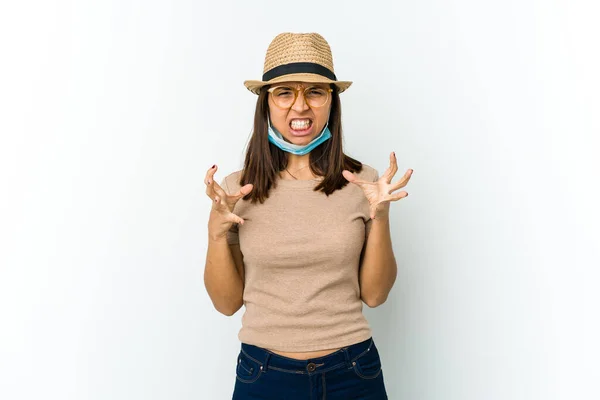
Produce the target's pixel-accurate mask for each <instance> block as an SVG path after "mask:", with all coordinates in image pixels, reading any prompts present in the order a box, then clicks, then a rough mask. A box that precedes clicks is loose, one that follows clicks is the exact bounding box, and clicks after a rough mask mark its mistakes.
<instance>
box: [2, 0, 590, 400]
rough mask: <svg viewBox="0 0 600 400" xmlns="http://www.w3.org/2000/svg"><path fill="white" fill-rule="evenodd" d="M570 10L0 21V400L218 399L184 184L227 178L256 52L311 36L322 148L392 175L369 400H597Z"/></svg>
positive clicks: (198, 191)
mask: <svg viewBox="0 0 600 400" xmlns="http://www.w3.org/2000/svg"><path fill="white" fill-rule="evenodd" d="M599 8H600V7H599V6H598V5H597V3H595V2H593V1H591V0H590V1H588V2H584V1H574V0H568V1H567V0H554V1H546V0H545V1H541V0H539V1H532V0H519V1H516V0H508V1H502V2H499V1H476V0H470V1H469V0H455V1H447V0H444V1H442V0H437V1H434V0H427V1H420V2H414V1H411V2H406V1H394V2H391V1H390V2H386V3H383V2H375V1H371V2H366V3H365V2H362V1H361V2H358V1H356V2H348V1H344V2H341V1H339V2H327V3H325V2H322V1H318V2H317V1H303V2H266V1H238V2H219V3H217V2H210V3H209V2H200V1H197V0H196V1H192V0H188V1H180V0H178V1H175V0H172V1H147V0H146V1H131V0H118V1H117V0H112V1H106V0H105V1H102V2H100V1H97V2H91V1H90V2H83V1H80V2H76V1H72V2H69V1H55V2H46V1H35V2H34V1H19V2H17V1H15V2H8V1H7V2H2V5H1V6H0V45H1V47H0V57H1V63H0V133H1V142H0V185H1V186H0V266H1V269H0V324H1V326H0V398H2V399H3V400H13V399H14V400H16V399H36V400H37V399H60V400H67V399H73V400H82V399H94V400H96V399H106V400H131V399H140V400H142V399H143V400H158V399H169V400H170V399H177V400H180V399H181V400H184V399H210V400H212V399H216V400H220V399H227V398H230V397H231V392H232V390H233V385H234V381H235V375H234V374H235V360H236V355H237V353H238V351H239V341H238V339H237V332H238V329H239V327H240V323H241V322H240V319H241V315H242V312H243V309H242V310H240V311H238V313H236V314H235V315H234V316H233V317H226V316H223V315H221V314H219V313H218V312H217V311H215V310H214V309H213V307H212V304H211V302H210V299H209V297H208V295H207V294H206V291H205V289H204V285H203V279H202V276H203V269H204V262H205V255H206V244H207V219H208V213H209V209H210V201H209V199H208V198H207V197H206V195H205V194H204V184H203V179H204V175H205V172H206V170H207V169H208V168H209V167H210V166H211V165H212V164H214V163H216V164H217V165H218V166H219V171H218V173H217V179H220V178H222V177H223V176H225V175H226V174H228V173H230V172H232V171H234V170H236V169H239V168H240V167H241V165H242V160H243V155H244V150H245V146H246V143H247V140H248V138H249V136H250V131H251V129H252V119H253V113H254V106H255V101H256V97H255V96H254V95H253V94H251V93H250V92H249V91H247V90H246V88H245V87H244V86H243V85H242V82H243V80H245V79H260V77H261V75H262V68H263V60H264V55H265V51H266V49H267V46H268V44H269V43H270V41H271V40H272V38H273V37H274V36H275V35H276V34H278V33H280V32H285V31H291V32H311V31H316V32H319V33H321V34H322V35H323V36H324V37H325V38H326V39H327V40H328V42H329V43H330V45H331V47H332V50H333V54H334V63H335V72H336V74H337V76H338V78H339V79H342V80H346V79H347V80H352V81H354V84H353V86H352V87H351V88H350V89H349V90H348V91H347V92H345V93H343V94H342V105H343V122H344V133H345V144H346V151H347V152H348V153H349V154H350V155H351V156H353V157H356V158H358V159H359V160H361V161H363V162H365V163H367V164H369V165H372V166H374V167H375V168H377V169H378V170H379V171H380V172H382V171H384V170H385V169H386V168H387V166H388V156H389V153H390V152H391V151H395V152H396V154H397V157H398V160H399V166H400V171H399V172H398V175H397V177H398V178H399V177H400V176H401V174H402V173H403V172H404V171H406V169H408V168H413V169H414V174H413V177H412V180H411V182H410V184H409V186H408V187H407V191H408V192H409V193H410V196H409V197H408V198H406V199H404V200H402V201H400V202H397V203H394V204H393V205H392V211H391V224H392V237H393V242H394V251H395V254H396V258H397V261H398V266H399V272H398V279H397V281H396V284H395V286H394V288H393V290H392V293H391V295H390V297H389V299H388V301H387V302H386V303H385V304H384V305H382V306H380V307H378V308H375V309H369V308H368V307H367V306H366V305H365V306H364V307H365V313H366V315H367V318H368V319H369V321H370V322H371V324H372V327H373V330H374V337H375V340H376V341H377V344H378V346H379V348H380V351H381V355H382V360H383V364H384V367H383V368H384V377H385V379H386V384H387V389H388V394H389V395H390V399H410V400H413V399H414V400H434V399H435V400H507V399H511V400H512V399H515V400H533V399H539V400H553V399H564V400H567V399H568V400H573V399H576V400H584V399H598V398H600V388H599V385H598V382H599V381H600V367H599V361H600V345H599V344H598V338H599V337H600V322H599V314H600V311H599V305H600V294H599V291H598V285H599V283H600V282H599V281H600V279H599V278H600V273H599V272H598V267H599V266H600V254H599V252H600V250H599V247H600V246H599V242H600V228H599V226H600V213H599V211H598V204H600V198H599V197H600V196H599V192H600V191H599V189H598V181H599V179H598V177H597V175H598V172H599V171H600V162H599V161H598V149H599V146H598V139H597V138H598V135H599V134H600V119H599V110H600V97H599V93H600V78H599V76H600V75H599V74H598V71H600V56H599V51H598V38H599V37H600V28H599V27H598V24H597V19H598V15H599Z"/></svg>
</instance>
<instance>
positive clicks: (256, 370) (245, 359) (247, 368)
mask: <svg viewBox="0 0 600 400" xmlns="http://www.w3.org/2000/svg"><path fill="white" fill-rule="evenodd" d="M235 375H236V378H237V379H238V380H239V381H241V382H244V383H254V382H256V381H257V380H258V378H260V376H261V375H262V364H261V363H260V362H258V361H257V360H255V359H254V358H252V357H250V356H249V355H247V354H246V353H244V351H243V350H242V351H240V353H239V354H238V357H237V366H236V369H235Z"/></svg>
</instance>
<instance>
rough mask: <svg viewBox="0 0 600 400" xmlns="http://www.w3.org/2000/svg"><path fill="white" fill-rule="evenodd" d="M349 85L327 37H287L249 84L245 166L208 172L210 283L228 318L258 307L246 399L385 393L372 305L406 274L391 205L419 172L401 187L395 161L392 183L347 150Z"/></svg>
mask: <svg viewBox="0 0 600 400" xmlns="http://www.w3.org/2000/svg"><path fill="white" fill-rule="evenodd" d="M351 83H352V82H349V81H338V80H337V78H336V76H335V73H334V70H333V61H332V55H331V50H330V47H329V44H328V43H327V42H326V41H325V39H324V38H323V37H322V36H321V35H319V34H316V33H308V34H294V33H282V34H280V35H277V36H276V37H275V38H274V39H273V41H272V42H271V44H270V46H269V48H268V50H267V54H266V57H265V65H264V74H263V79H262V80H261V81H245V82H244V84H245V86H246V87H247V88H248V89H249V90H250V91H251V92H253V93H255V94H257V95H258V100H257V105H256V113H255V117H254V131H253V134H252V137H251V139H250V142H249V145H248V149H247V153H246V158H245V163H244V168H243V169H242V170H240V171H236V172H234V173H231V174H229V175H227V176H226V177H225V178H224V179H222V180H221V182H220V183H217V182H215V181H214V176H215V173H216V171H217V166H216V165H213V166H212V167H211V168H210V169H209V170H208V172H207V174H206V179H205V184H206V194H207V195H208V196H209V197H210V198H211V199H212V200H213V203H212V204H213V206H212V209H211V212H210V218H209V223H208V229H209V245H208V254H207V260H206V268H205V274H204V281H205V286H206V289H207V291H208V293H209V295H210V297H211V300H212V302H213V304H214V306H215V308H216V309H217V310H218V311H220V312H221V313H223V314H225V315H233V314H234V313H235V312H236V311H237V310H238V309H240V308H241V306H242V305H245V306H246V310H245V313H244V315H243V317H242V328H241V330H240V332H239V334H238V337H239V339H240V341H241V350H240V353H239V355H238V357H237V367H236V384H235V389H234V393H233V398H234V399H278V400H279V399H286V400H293V399H344V400H347V399H363V400H364V399H387V394H386V390H385V384H384V380H383V374H382V368H381V360H380V358H379V354H378V351H377V347H376V346H375V343H374V341H373V338H372V336H371V329H370V327H369V324H368V322H367V321H366V319H365V317H364V315H363V313H362V301H364V302H365V303H366V304H367V305H369V306H370V307H376V306H378V305H380V304H381V303H383V302H384V301H385V300H386V298H387V296H388V293H389V291H390V290H391V288H392V286H393V284H394V281H395V279H396V270H397V269H396V262H395V259H394V254H393V250H392V244H391V239H390V229H389V205H390V202H391V201H396V200H399V199H401V198H404V197H406V196H407V195H408V193H406V192H405V191H402V192H398V193H393V192H394V191H396V190H398V189H400V188H402V187H404V186H405V185H406V184H407V183H408V180H409V179H410V175H411V173H412V170H409V171H407V173H406V174H405V175H404V177H403V178H402V179H401V180H400V181H398V182H397V183H393V184H392V183H390V182H391V179H392V177H393V176H394V175H395V173H396V171H397V169H398V167H397V165H396V158H395V155H394V153H392V154H391V155H390V167H389V168H388V169H387V170H386V171H385V173H384V174H383V175H382V176H381V178H379V176H378V172H377V171H376V170H375V169H374V168H372V167H370V166H368V165H366V164H362V163H360V162H359V161H357V160H355V159H353V158H351V157H349V156H347V155H345V154H344V153H343V151H342V129H341V108H340V99H339V93H341V92H343V91H344V90H346V89H347V88H348V87H349V86H350V85H351ZM349 183H350V184H349ZM240 200H242V201H240Z"/></svg>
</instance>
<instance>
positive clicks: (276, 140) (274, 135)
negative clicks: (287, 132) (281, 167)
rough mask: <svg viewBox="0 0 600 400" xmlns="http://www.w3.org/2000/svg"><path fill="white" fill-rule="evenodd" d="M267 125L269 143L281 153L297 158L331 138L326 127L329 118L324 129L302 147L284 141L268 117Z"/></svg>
mask: <svg viewBox="0 0 600 400" xmlns="http://www.w3.org/2000/svg"><path fill="white" fill-rule="evenodd" d="M267 124H268V125H269V142H271V143H273V144H274V145H275V146H277V147H279V148H280V149H281V150H283V151H287V152H288V153H292V154H296V155H299V156H302V155H304V154H307V153H309V152H310V151H311V150H312V149H314V148H315V147H317V146H318V145H320V144H321V143H323V142H324V141H326V140H327V139H329V138H330V137H331V132H330V131H329V128H328V127H327V125H328V124H329V117H327V124H325V128H323V130H322V131H321V134H320V135H319V136H317V137H316V138H314V139H313V140H311V141H310V143H308V144H306V145H304V146H300V145H297V144H294V143H290V142H287V141H285V140H284V139H283V136H282V135H281V133H279V132H278V131H277V130H276V129H275V128H274V127H272V126H271V117H270V116H267Z"/></svg>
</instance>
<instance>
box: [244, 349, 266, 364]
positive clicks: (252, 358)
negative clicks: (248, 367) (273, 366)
mask: <svg viewBox="0 0 600 400" xmlns="http://www.w3.org/2000/svg"><path fill="white" fill-rule="evenodd" d="M241 350H242V353H244V354H245V355H246V357H248V358H249V359H251V360H252V361H254V362H256V363H258V364H259V365H260V366H262V365H263V363H262V362H260V361H258V360H257V359H256V358H254V357H252V356H251V355H250V354H248V353H246V352H245V351H244V349H241Z"/></svg>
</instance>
